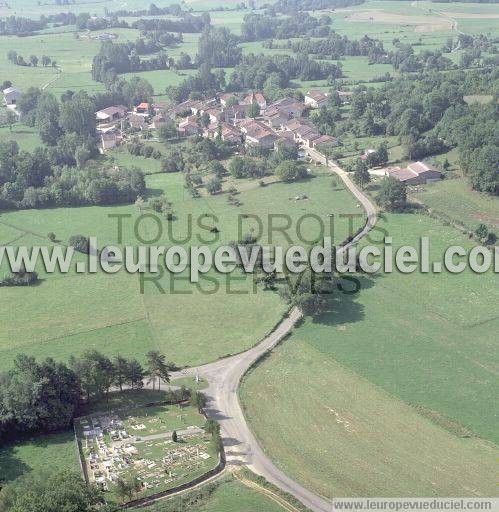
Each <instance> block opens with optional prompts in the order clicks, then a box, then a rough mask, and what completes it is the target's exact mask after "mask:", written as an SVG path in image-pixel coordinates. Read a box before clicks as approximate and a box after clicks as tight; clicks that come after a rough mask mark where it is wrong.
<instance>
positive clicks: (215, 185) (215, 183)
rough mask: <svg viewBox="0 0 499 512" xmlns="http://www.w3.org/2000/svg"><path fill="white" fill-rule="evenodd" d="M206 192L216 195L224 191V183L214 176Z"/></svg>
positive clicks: (208, 183) (207, 183)
mask: <svg viewBox="0 0 499 512" xmlns="http://www.w3.org/2000/svg"><path fill="white" fill-rule="evenodd" d="M206 190H207V191H208V193H209V194H211V195H214V194H216V193H217V192H220V191H221V190H222V181H221V180H220V178H219V177H218V176H213V178H210V179H209V180H208V181H207V182H206Z"/></svg>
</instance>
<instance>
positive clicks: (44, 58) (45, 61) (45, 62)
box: [42, 55, 52, 67]
mask: <svg viewBox="0 0 499 512" xmlns="http://www.w3.org/2000/svg"><path fill="white" fill-rule="evenodd" d="M51 62H52V60H51V59H50V57H47V56H46V55H42V66H43V67H47V66H50V63H51Z"/></svg>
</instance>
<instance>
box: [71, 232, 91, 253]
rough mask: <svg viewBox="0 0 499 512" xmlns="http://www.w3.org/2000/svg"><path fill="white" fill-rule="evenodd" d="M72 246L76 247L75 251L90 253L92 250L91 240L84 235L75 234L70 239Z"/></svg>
mask: <svg viewBox="0 0 499 512" xmlns="http://www.w3.org/2000/svg"><path fill="white" fill-rule="evenodd" d="M68 245H69V246H70V247H74V249H75V251H78V252H82V253H83V254H88V253H89V252H90V244H89V240H88V238H87V237H86V236H83V235H73V236H72V237H70V239H69V241H68Z"/></svg>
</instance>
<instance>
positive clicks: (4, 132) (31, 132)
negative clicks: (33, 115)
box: [0, 124, 41, 151]
mask: <svg viewBox="0 0 499 512" xmlns="http://www.w3.org/2000/svg"><path fill="white" fill-rule="evenodd" d="M0 139H1V140H2V141H6V140H15V141H16V142H17V143H18V144H19V148H20V149H23V150H25V151H33V150H34V149H35V148H37V147H38V146H41V141H40V137H39V136H38V132H37V131H36V130H35V129H34V128H30V127H29V126H25V125H22V124H15V125H13V126H12V130H11V129H10V128H9V127H8V126H2V127H1V128H0Z"/></svg>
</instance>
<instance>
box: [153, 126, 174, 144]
mask: <svg viewBox="0 0 499 512" xmlns="http://www.w3.org/2000/svg"><path fill="white" fill-rule="evenodd" d="M157 132H158V138H159V139H160V140H162V141H164V142H166V141H168V140H169V139H173V138H174V137H176V136H177V127H176V126H175V123H174V122H173V121H169V122H168V123H165V124H163V125H161V126H160V127H159V128H158V130H157Z"/></svg>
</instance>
